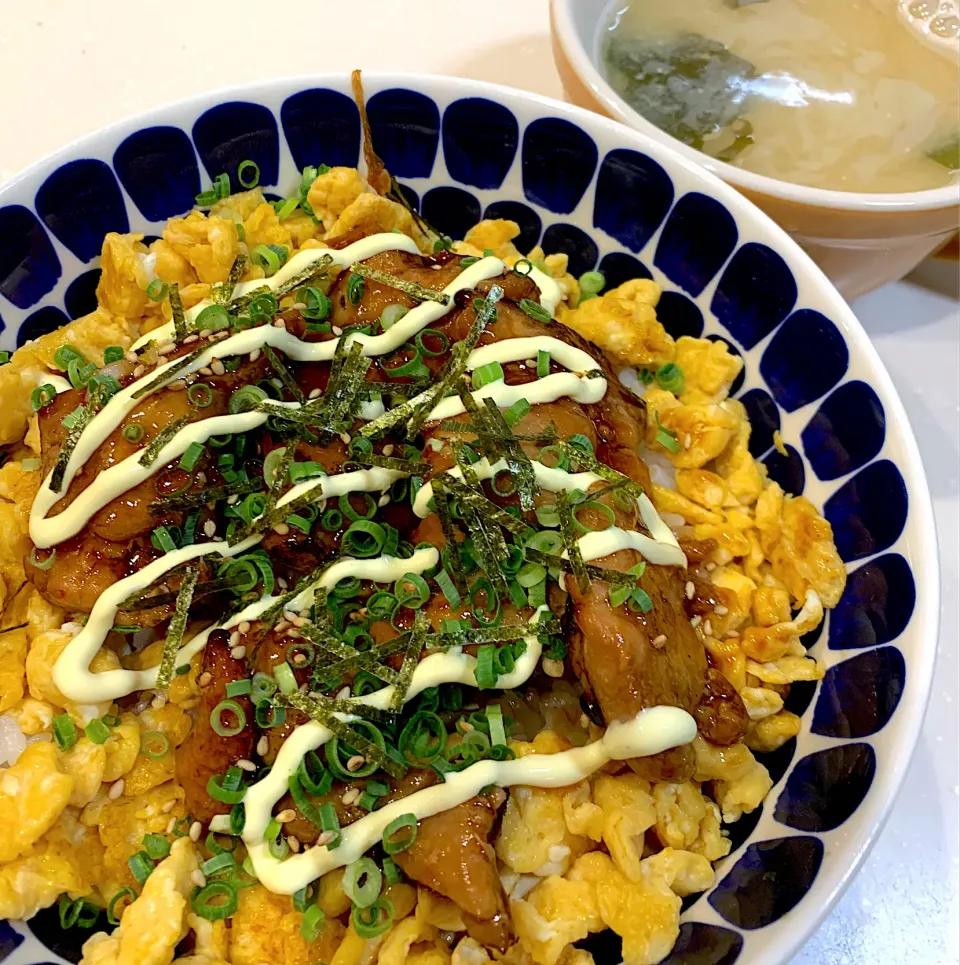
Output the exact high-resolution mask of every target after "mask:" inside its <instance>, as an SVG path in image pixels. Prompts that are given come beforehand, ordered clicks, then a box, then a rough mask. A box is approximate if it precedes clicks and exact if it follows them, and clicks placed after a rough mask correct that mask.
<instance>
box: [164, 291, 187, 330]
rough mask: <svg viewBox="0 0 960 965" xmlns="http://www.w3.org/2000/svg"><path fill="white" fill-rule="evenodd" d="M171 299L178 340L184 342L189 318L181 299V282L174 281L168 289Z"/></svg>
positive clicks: (174, 326) (174, 327) (174, 328)
mask: <svg viewBox="0 0 960 965" xmlns="http://www.w3.org/2000/svg"><path fill="white" fill-rule="evenodd" d="M167 297H168V298H169V299H170V311H171V312H172V313H173V331H174V336H175V339H176V341H178V342H182V341H183V340H184V339H185V338H186V337H187V318H186V316H185V315H184V314H183V302H182V301H181V300H180V283H179V282H172V283H171V284H170V287H169V289H168V290H167Z"/></svg>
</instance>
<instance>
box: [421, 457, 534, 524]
mask: <svg viewBox="0 0 960 965" xmlns="http://www.w3.org/2000/svg"><path fill="white" fill-rule="evenodd" d="M430 482H431V485H432V487H433V493H434V505H436V496H437V492H438V490H439V491H440V492H443V493H449V495H451V496H456V497H457V499H459V500H460V501H461V502H462V503H464V504H465V505H467V506H469V507H470V508H471V509H474V510H476V511H477V512H479V513H480V514H481V515H482V516H485V517H486V518H487V519H489V520H490V521H491V522H494V523H496V524H497V525H498V526H501V527H503V529H505V530H507V532H509V533H513V534H514V535H515V536H532V535H533V532H534V529H533V527H532V526H530V525H529V524H527V523H525V522H524V521H523V520H522V519H517V517H516V516H514V515H512V514H511V513H508V512H507V511H506V510H505V509H503V508H502V507H501V506H498V505H497V504H496V503H495V502H493V501H492V500H490V499H488V498H487V497H486V495H485V494H484V493H481V492H477V491H476V490H473V489H470V487H469V486H467V485H465V484H464V483H463V482H461V481H460V480H459V479H457V477H456V476H451V475H450V474H449V473H438V474H437V475H436V476H434V477H433V479H431V480H430ZM442 522H443V521H442V520H441V524H442Z"/></svg>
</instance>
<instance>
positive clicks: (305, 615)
mask: <svg viewBox="0 0 960 965" xmlns="http://www.w3.org/2000/svg"><path fill="white" fill-rule="evenodd" d="M297 616H298V617H300V619H301V620H306V621H307V622H309V621H310V610H309V609H304V610H301V611H300V612H299V613H298V614H297ZM302 625H303V624H301V626H302Z"/></svg>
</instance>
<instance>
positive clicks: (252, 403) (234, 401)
mask: <svg viewBox="0 0 960 965" xmlns="http://www.w3.org/2000/svg"><path fill="white" fill-rule="evenodd" d="M266 398H267V393H266V392H264V391H263V389H261V388H260V387H259V386H257V385H244V386H243V387H242V388H239V389H237V391H236V392H234V393H233V395H231V396H230V401H229V402H228V403H227V409H228V411H229V412H230V414H231V415H237V414H239V413H241V412H249V411H250V410H252V409H255V408H256V407H257V406H258V405H260V403H261V402H263V401H264V400H265V399H266Z"/></svg>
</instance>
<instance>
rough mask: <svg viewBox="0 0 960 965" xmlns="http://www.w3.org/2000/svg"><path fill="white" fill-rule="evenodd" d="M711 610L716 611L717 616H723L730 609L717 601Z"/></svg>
mask: <svg viewBox="0 0 960 965" xmlns="http://www.w3.org/2000/svg"><path fill="white" fill-rule="evenodd" d="M713 612H714V613H716V615H717V616H718V617H725V616H726V615H727V614H728V613H729V612H730V611H729V610H728V609H727V608H726V607H725V606H721V605H720V604H719V603H718V604H717V605H716V606H715V607H714V608H713Z"/></svg>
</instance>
